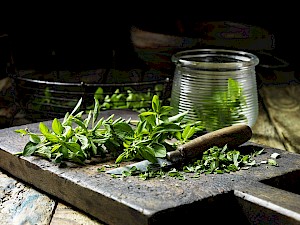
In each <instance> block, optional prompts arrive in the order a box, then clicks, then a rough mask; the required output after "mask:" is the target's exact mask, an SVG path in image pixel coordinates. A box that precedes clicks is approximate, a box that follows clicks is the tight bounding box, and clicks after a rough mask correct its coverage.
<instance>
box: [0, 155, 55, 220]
mask: <svg viewBox="0 0 300 225" xmlns="http://www.w3.org/2000/svg"><path fill="white" fill-rule="evenodd" d="M1 160H3V159H2V158H1ZM54 208H55V201H54V200H51V199H50V198H49V197H48V196H46V195H45V194H42V193H40V192H38V191H36V190H34V189H33V188H31V187H29V186H28V185H25V184H23V183H22V182H18V181H17V180H15V179H14V178H11V177H9V176H7V175H6V174H4V173H2V171H0V221H1V222H0V223H1V224H14V225H15V224H16V225H19V224H39V225H44V224H45V225H48V224H49V223H50V220H51V217H52V214H53V211H54Z"/></svg>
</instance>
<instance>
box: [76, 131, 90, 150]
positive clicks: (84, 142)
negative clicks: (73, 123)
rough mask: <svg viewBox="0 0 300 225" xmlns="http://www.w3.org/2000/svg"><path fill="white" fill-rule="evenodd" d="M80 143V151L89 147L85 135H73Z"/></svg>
mask: <svg viewBox="0 0 300 225" xmlns="http://www.w3.org/2000/svg"><path fill="white" fill-rule="evenodd" d="M75 136H76V137H77V138H78V140H79V141H80V143H81V149H87V148H88V147H89V140H88V138H87V137H86V136H85V135H81V134H75Z"/></svg>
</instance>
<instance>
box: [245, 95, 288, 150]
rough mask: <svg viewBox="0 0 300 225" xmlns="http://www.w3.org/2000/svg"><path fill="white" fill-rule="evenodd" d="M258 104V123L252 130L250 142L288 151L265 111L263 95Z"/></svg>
mask: <svg viewBox="0 0 300 225" xmlns="http://www.w3.org/2000/svg"><path fill="white" fill-rule="evenodd" d="M258 102H259V114H258V117H257V120H256V123H255V124H254V126H253V128H252V130H253V135H252V138H251V139H250V141H252V142H254V143H257V144H261V145H266V146H270V147H273V148H279V149H283V150H286V148H285V146H284V144H283V143H282V140H281V139H280V137H279V135H278V134H277V131H276V129H275V127H274V125H273V124H272V122H271V120H270V118H269V115H268V113H267V111H266V109H265V108H266V106H265V103H264V99H263V98H262V97H261V95H259V101H258Z"/></svg>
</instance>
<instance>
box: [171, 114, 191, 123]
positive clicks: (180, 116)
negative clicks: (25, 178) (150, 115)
mask: <svg viewBox="0 0 300 225" xmlns="http://www.w3.org/2000/svg"><path fill="white" fill-rule="evenodd" d="M186 114H188V111H185V112H182V113H179V114H176V115H174V116H172V117H169V122H180V121H182V119H183V118H184V116H185V115H186Z"/></svg>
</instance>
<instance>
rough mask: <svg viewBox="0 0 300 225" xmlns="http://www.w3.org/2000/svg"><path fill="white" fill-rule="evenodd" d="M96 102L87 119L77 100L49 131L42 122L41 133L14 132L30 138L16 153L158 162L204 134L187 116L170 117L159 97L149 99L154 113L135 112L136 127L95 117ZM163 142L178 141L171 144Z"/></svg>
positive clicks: (74, 159) (61, 159) (82, 159)
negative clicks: (187, 120)
mask: <svg viewBox="0 0 300 225" xmlns="http://www.w3.org/2000/svg"><path fill="white" fill-rule="evenodd" d="M94 100H95V108H94V109H92V110H90V111H89V113H88V114H87V116H86V117H85V118H84V117H83V113H84V112H83V111H79V112H78V110H79V109H80V106H81V104H82V98H81V99H79V101H78V102H77V104H76V106H75V107H74V109H73V110H72V112H71V113H69V112H67V113H66V114H65V116H64V118H63V120H62V121H61V120H58V119H57V118H55V119H54V120H53V121H52V124H51V128H50V127H48V126H47V125H46V124H45V123H43V122H40V123H39V131H40V133H32V132H30V131H29V130H28V129H19V130H15V132H17V133H19V134H20V135H22V136H25V135H29V142H28V143H27V144H26V146H25V147H24V149H23V151H22V152H20V153H17V154H18V155H23V156H29V155H39V156H41V157H44V158H47V159H49V160H53V161H54V162H57V163H61V162H64V161H72V162H76V163H79V164H85V161H86V160H87V159H91V158H92V157H93V156H96V155H97V156H102V157H105V156H106V155H107V154H110V155H112V156H114V157H116V163H119V162H122V161H125V160H133V159H147V160H149V161H150V162H156V161H157V158H164V157H166V153H167V151H168V150H174V149H175V148H176V145H178V144H179V143H184V142H187V141H188V139H189V138H191V137H192V136H193V135H196V134H197V133H199V132H203V131H204V128H203V127H202V125H201V123H193V124H188V123H186V122H182V121H183V120H182V119H183V117H184V115H185V114H179V115H171V114H170V112H171V110H172V108H171V107H170V106H162V105H161V101H160V99H159V97H158V96H157V95H154V96H153V99H152V104H151V105H152V109H150V110H149V111H145V112H142V113H140V114H139V121H138V122H137V123H136V126H133V125H132V124H131V120H125V119H123V118H117V119H115V120H114V115H110V116H109V117H108V118H103V117H102V118H100V119H98V116H99V112H100V110H101V105H100V103H99V99H98V98H94ZM167 139H176V140H177V141H176V142H175V143H174V144H172V145H170V144H168V143H167V142H166V140H167Z"/></svg>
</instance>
